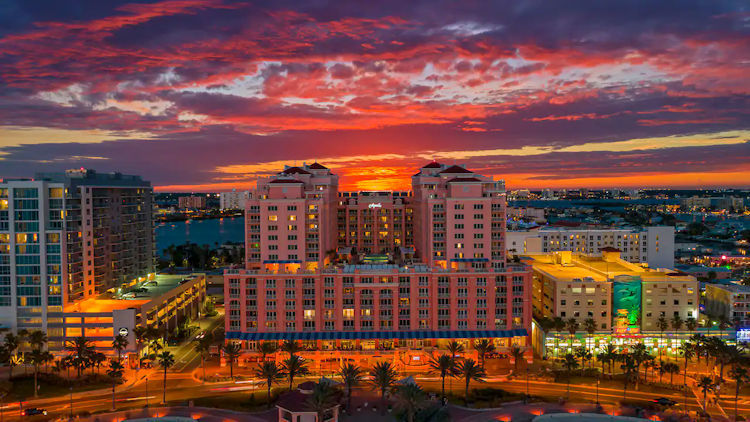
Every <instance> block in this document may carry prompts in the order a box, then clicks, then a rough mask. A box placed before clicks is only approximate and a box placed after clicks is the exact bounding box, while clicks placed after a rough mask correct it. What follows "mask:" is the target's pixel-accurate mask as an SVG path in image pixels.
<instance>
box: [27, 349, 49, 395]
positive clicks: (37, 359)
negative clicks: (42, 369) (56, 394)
mask: <svg viewBox="0 0 750 422" xmlns="http://www.w3.org/2000/svg"><path fill="white" fill-rule="evenodd" d="M45 353H46V352H43V351H41V350H39V349H34V350H32V351H31V352H29V353H27V354H26V355H25V356H24V357H25V358H26V360H27V361H28V363H30V364H31V365H33V366H34V397H39V383H38V379H39V365H42V364H44V362H46V359H47V356H45Z"/></svg>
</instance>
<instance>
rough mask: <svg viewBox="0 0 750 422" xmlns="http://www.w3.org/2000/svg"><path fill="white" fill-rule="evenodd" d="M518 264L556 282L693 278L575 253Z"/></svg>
mask: <svg viewBox="0 0 750 422" xmlns="http://www.w3.org/2000/svg"><path fill="white" fill-rule="evenodd" d="M521 260H522V261H523V262H524V263H526V264H528V265H531V266H532V268H533V269H534V270H535V271H539V272H543V273H546V274H547V275H548V276H549V277H551V278H553V279H555V280H559V281H607V280H610V281H612V280H614V279H615V278H618V277H622V276H627V277H637V278H639V279H641V280H643V281H674V280H682V281H688V280H690V281H694V280H695V278H693V277H692V276H687V275H683V274H679V273H675V272H673V271H671V270H653V269H650V268H645V267H641V266H639V265H637V264H631V263H630V262H627V261H624V260H622V259H611V258H606V259H605V258H603V257H601V256H594V255H584V254H577V253H570V252H568V253H552V254H542V255H525V256H522V257H521Z"/></svg>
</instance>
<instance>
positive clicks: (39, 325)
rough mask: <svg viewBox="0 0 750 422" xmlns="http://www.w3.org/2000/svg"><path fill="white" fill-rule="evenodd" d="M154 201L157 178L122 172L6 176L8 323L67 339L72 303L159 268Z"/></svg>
mask: <svg viewBox="0 0 750 422" xmlns="http://www.w3.org/2000/svg"><path fill="white" fill-rule="evenodd" d="M152 202H153V200H152V190H151V184H150V183H149V182H147V181H144V180H141V178H140V177H138V176H127V175H123V174H120V173H107V174H103V173H96V172H94V171H93V170H85V169H81V170H72V171H67V172H65V173H50V174H38V175H37V176H36V177H35V178H34V179H15V180H3V181H2V182H0V327H3V328H7V329H9V330H11V331H12V332H16V331H18V330H20V329H28V330H34V329H42V330H45V331H46V332H47V335H48V336H49V338H50V342H51V344H52V343H53V342H60V341H62V338H61V336H62V334H61V333H62V331H61V329H60V328H56V327H59V324H58V323H57V320H58V319H60V318H59V315H61V313H62V312H63V308H64V307H65V306H67V305H69V304H71V303H76V302H78V301H80V300H84V299H87V298H95V297H97V296H98V295H100V294H102V293H104V292H105V291H108V290H110V289H113V288H118V287H121V286H123V285H125V284H127V283H130V282H131V281H133V280H135V279H138V278H140V277H146V276H147V275H148V274H149V273H153V271H154V225H153V216H152V213H153V211H152ZM56 315H57V316H56ZM48 323H49V325H48ZM56 324H57V325H56Z"/></svg>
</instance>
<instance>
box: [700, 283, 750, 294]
mask: <svg viewBox="0 0 750 422" xmlns="http://www.w3.org/2000/svg"><path fill="white" fill-rule="evenodd" d="M706 286H707V287H708V286H711V287H713V288H716V289H722V290H726V291H728V292H732V293H750V286H745V285H744V284H714V283H706Z"/></svg>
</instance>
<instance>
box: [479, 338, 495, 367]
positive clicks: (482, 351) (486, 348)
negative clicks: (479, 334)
mask: <svg viewBox="0 0 750 422" xmlns="http://www.w3.org/2000/svg"><path fill="white" fill-rule="evenodd" d="M474 349H475V350H476V351H477V355H478V357H479V365H480V366H481V367H482V368H484V359H485V357H486V356H487V355H489V354H490V353H492V352H494V351H495V344H494V343H493V342H492V340H490V339H486V338H483V339H481V340H479V341H477V342H476V343H474Z"/></svg>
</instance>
